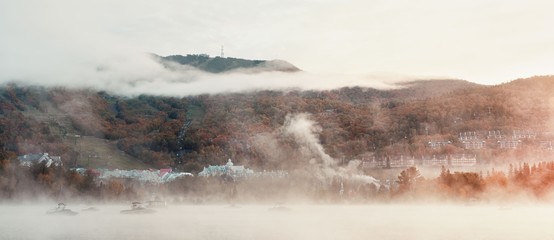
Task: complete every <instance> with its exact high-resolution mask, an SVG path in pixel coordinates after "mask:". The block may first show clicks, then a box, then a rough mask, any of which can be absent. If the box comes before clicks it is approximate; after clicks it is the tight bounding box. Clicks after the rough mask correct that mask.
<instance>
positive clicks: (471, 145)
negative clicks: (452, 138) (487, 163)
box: [462, 140, 485, 149]
mask: <svg viewBox="0 0 554 240" xmlns="http://www.w3.org/2000/svg"><path fill="white" fill-rule="evenodd" d="M462 144H463V145H464V149H483V148H485V141H483V140H466V141H462Z"/></svg>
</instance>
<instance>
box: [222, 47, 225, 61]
mask: <svg viewBox="0 0 554 240" xmlns="http://www.w3.org/2000/svg"><path fill="white" fill-rule="evenodd" d="M224 57H225V54H223V45H221V58H224Z"/></svg>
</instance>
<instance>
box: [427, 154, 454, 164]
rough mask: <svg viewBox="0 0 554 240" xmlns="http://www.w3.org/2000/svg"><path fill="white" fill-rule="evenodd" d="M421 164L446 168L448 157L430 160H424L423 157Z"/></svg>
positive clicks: (436, 157)
mask: <svg viewBox="0 0 554 240" xmlns="http://www.w3.org/2000/svg"><path fill="white" fill-rule="evenodd" d="M421 164H422V165H423V166H447V165H448V157H446V156H442V155H441V156H435V155H433V157H431V158H425V157H423V159H422V161H421Z"/></svg>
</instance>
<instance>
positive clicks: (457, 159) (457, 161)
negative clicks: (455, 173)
mask: <svg viewBox="0 0 554 240" xmlns="http://www.w3.org/2000/svg"><path fill="white" fill-rule="evenodd" d="M475 165H477V156H476V155H474V156H473V157H470V156H466V155H465V154H462V155H461V156H455V155H454V156H451V157H450V166H453V167H471V166H475Z"/></svg>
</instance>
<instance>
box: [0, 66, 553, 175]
mask: <svg viewBox="0 0 554 240" xmlns="http://www.w3.org/2000/svg"><path fill="white" fill-rule="evenodd" d="M402 86H403V88H399V89H395V90H375V89H365V88H357V87H356V88H342V89H336V90H332V91H286V92H281V91H259V92H252V93H240V94H239V93H234V94H218V95H199V96H189V97H183V98H172V97H157V96H147V95H141V96H137V97H125V96H119V95H117V94H114V93H109V92H97V91H94V90H72V89H64V88H42V87H22V86H17V85H7V86H3V87H2V88H1V89H0V144H1V148H0V149H1V155H0V157H1V158H3V159H14V158H15V157H16V156H18V155H23V154H27V153H39V152H48V153H50V154H51V155H56V156H61V157H62V160H63V161H64V162H65V163H66V164H67V165H68V166H83V167H87V166H89V165H87V164H91V162H92V163H93V164H97V165H96V166H97V167H98V166H104V167H110V164H109V161H115V160H114V159H116V158H117V159H119V158H123V157H122V156H119V157H118V156H114V155H115V154H116V153H114V152H117V151H112V152H108V151H107V150H106V151H105V150H102V149H101V148H103V147H102V146H100V145H101V143H102V142H103V143H102V144H104V145H106V146H111V147H113V148H114V149H119V150H120V151H122V153H121V152H120V153H118V154H122V155H125V156H124V158H125V161H137V162H138V164H140V165H141V166H144V167H148V166H150V167H157V168H160V167H173V168H175V169H178V170H183V171H191V172H197V171H199V170H201V169H202V167H203V166H206V165H208V164H221V163H224V162H225V161H226V160H227V159H228V158H232V159H233V161H235V162H238V163H241V164H247V165H248V166H249V167H251V168H254V169H275V168H279V169H288V168H295V167H298V164H299V161H298V158H301V157H302V156H303V155H302V154H303V152H305V149H303V146H302V144H301V143H299V142H298V141H294V140H292V139H291V135H287V134H286V132H285V131H284V130H283V129H284V128H283V126H284V125H286V122H287V119H291V118H293V117H294V116H298V114H302V115H301V116H302V117H304V118H306V119H308V120H309V121H311V122H313V123H314V124H312V125H310V126H309V127H310V128H311V129H310V131H311V132H313V133H315V135H316V136H317V137H318V139H317V140H318V141H319V142H320V143H321V146H322V147H323V150H324V151H325V152H326V153H327V154H329V156H331V157H332V158H335V159H339V160H351V159H369V158H373V157H378V158H379V157H385V156H395V155H404V156H416V157H417V156H424V155H433V154H475V155H477V156H478V159H479V161H481V162H487V163H488V162H499V161H504V160H505V159H510V160H513V159H516V160H517V158H518V157H522V156H524V155H525V156H526V155H527V154H528V153H539V154H544V151H545V150H544V148H541V147H539V140H540V141H541V142H544V141H549V140H550V137H551V134H550V131H552V127H551V126H552V124H551V123H553V121H552V116H553V115H552V110H553V108H552V106H551V105H552V103H553V100H554V98H553V97H554V96H553V95H552V94H551V92H553V91H554V77H552V76H548V77H534V78H529V79H520V80H515V81H512V82H509V83H506V84H502V85H498V86H481V85H476V84H472V83H469V82H465V81H455V80H434V81H416V82H412V83H409V84H403V85H402ZM488 131H499V132H500V131H501V132H502V133H504V134H511V133H512V132H515V131H526V132H533V133H535V134H536V139H535V140H533V141H531V140H523V141H524V142H523V143H527V144H522V145H521V147H519V148H517V149H510V150H504V149H500V148H499V147H497V146H494V145H490V144H489V143H487V144H488V145H487V146H486V147H485V148H483V149H467V148H465V147H464V145H463V143H462V141H461V140H460V138H459V136H460V134H462V133H466V132H470V133H471V132H473V133H475V134H481V136H482V137H483V138H486V137H487V136H485V135H483V134H485V133H486V132H488ZM85 139H89V140H88V141H90V142H94V143H95V144H96V145H94V146H96V147H90V146H92V145H91V144H84V141H85ZM100 140H101V141H100ZM435 140H445V141H450V144H448V145H447V146H443V147H440V148H433V147H430V146H429V142H430V141H435ZM87 146H89V147H87ZM106 148H107V147H106ZM91 159H92V160H91ZM87 160H88V161H87ZM103 163H106V164H105V165H102V164H103ZM112 166H113V165H112Z"/></svg>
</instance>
